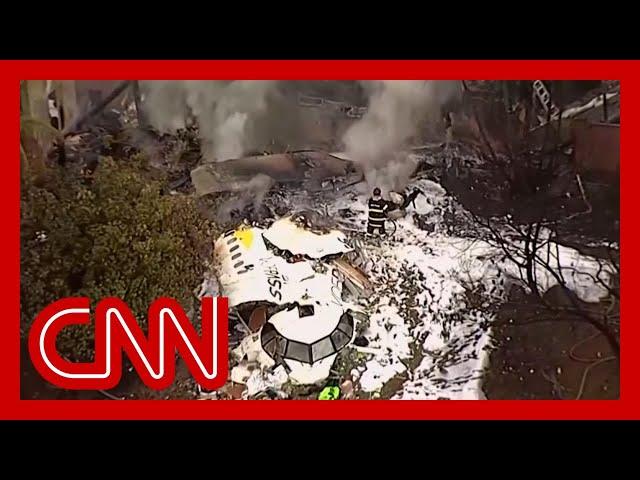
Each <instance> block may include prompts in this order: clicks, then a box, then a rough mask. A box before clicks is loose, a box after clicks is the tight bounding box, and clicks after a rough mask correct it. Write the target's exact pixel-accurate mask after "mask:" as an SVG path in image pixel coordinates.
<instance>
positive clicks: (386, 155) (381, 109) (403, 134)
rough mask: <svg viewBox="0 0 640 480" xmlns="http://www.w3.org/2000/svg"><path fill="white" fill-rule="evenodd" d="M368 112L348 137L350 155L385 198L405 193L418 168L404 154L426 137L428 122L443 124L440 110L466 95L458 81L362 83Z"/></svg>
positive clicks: (345, 143)
mask: <svg viewBox="0 0 640 480" xmlns="http://www.w3.org/2000/svg"><path fill="white" fill-rule="evenodd" d="M362 84H363V86H364V88H365V89H366V90H367V91H368V92H369V105H368V107H369V108H368V110H367V112H366V113H365V115H364V116H363V117H362V119H361V120H360V121H358V122H356V123H355V124H353V125H352V126H351V127H350V128H349V129H348V130H347V131H346V132H345V134H344V137H343V139H342V140H343V142H344V145H345V147H346V152H347V155H349V156H350V157H351V158H353V159H354V160H356V161H358V162H359V163H360V164H362V166H363V170H364V171H365V177H366V179H367V183H368V184H369V186H370V187H374V186H378V187H380V188H381V189H383V191H384V193H385V195H386V193H387V192H388V191H389V190H399V189H402V188H404V186H405V185H406V183H407V181H408V180H409V177H410V176H411V174H412V173H413V171H414V170H415V167H416V163H415V162H413V161H411V160H410V159H409V157H408V156H406V155H401V154H400V153H399V152H400V151H402V150H403V149H404V148H405V147H407V145H408V143H409V141H410V140H411V139H412V138H414V137H419V136H420V133H421V132H420V129H421V128H425V127H426V124H427V122H428V121H439V120H440V118H439V115H440V108H441V106H442V105H443V104H445V103H446V102H447V101H449V100H450V99H451V98H452V97H453V96H456V95H459V94H461V91H460V88H459V86H458V83H457V82H453V81H435V80H429V81H425V80H375V81H366V82H362Z"/></svg>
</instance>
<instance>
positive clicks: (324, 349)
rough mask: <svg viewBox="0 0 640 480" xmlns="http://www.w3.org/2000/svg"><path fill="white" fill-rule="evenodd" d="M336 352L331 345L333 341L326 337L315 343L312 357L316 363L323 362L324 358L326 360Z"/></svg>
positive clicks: (312, 347) (312, 348)
mask: <svg viewBox="0 0 640 480" xmlns="http://www.w3.org/2000/svg"><path fill="white" fill-rule="evenodd" d="M335 352H336V351H335V349H334V348H333V344H332V343H331V339H330V338H329V337H325V338H323V339H322V340H320V341H318V342H315V343H314V344H313V345H312V346H311V356H312V360H313V361H314V362H317V361H318V360H322V359H323V358H326V357H328V356H329V355H332V354H334V353H335Z"/></svg>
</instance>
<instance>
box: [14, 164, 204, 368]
mask: <svg viewBox="0 0 640 480" xmlns="http://www.w3.org/2000/svg"><path fill="white" fill-rule="evenodd" d="M151 177H152V175H151V174H150V170H148V169H147V168H146V166H145V162H144V161H143V160H142V159H133V160H126V161H118V162H115V161H114V160H112V159H110V158H106V159H102V160H101V162H100V166H99V167H98V168H97V169H96V171H95V172H94V173H93V174H91V175H89V174H87V173H86V172H83V171H80V170H79V169H78V168H77V167H75V166H68V167H64V168H63V167H54V168H51V169H48V171H47V173H46V177H44V178H40V179H38V180H37V181H30V182H25V183H23V191H22V196H21V232H20V235H21V260H20V261H21V284H20V296H21V326H22V332H23V334H26V332H27V331H28V327H29V325H30V324H31V322H32V321H33V319H34V318H35V317H36V315H37V314H38V313H39V312H40V310H41V309H42V308H43V307H45V306H46V305H47V304H49V303H51V302H52V301H55V300H58V299H60V298H63V297H68V296H85V297H89V298H91V300H92V302H93V304H94V305H95V302H96V301H98V300H100V299H101V298H104V297H107V296H115V297H119V298H121V299H123V300H124V301H125V302H126V303H127V304H128V305H129V306H130V308H131V309H132V311H133V312H134V313H135V315H136V316H137V318H138V321H139V322H140V323H141V325H143V327H146V321H147V318H146V316H147V310H148V307H149V305H150V303H151V302H152V301H153V300H154V299H156V298H157V297H159V296H168V297H172V298H175V299H177V300H178V301H180V302H181V304H182V305H183V307H184V308H185V309H186V310H187V311H188V309H189V308H190V307H191V306H193V300H194V295H193V291H194V289H195V288H196V287H197V286H198V285H199V284H200V283H201V281H202V276H203V273H204V270H205V269H206V266H207V265H206V264H207V261H208V258H209V256H210V254H211V248H212V243H213V231H212V225H210V224H209V223H208V222H207V221H206V220H204V219H202V218H201V217H200V216H199V214H198V213H197V211H196V209H195V206H194V204H193V201H192V199H191V198H190V197H187V196H184V195H168V194H163V193H162V187H163V185H164V180H163V179H153V178H151ZM58 348H59V349H60V352H61V353H62V354H63V355H66V356H67V357H68V358H70V359H72V360H76V361H88V360H91V359H92V357H93V332H92V329H91V328H87V327H80V326H78V327H69V328H65V329H64V330H63V331H62V332H61V334H60V336H59V338H58Z"/></svg>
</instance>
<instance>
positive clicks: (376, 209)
mask: <svg viewBox="0 0 640 480" xmlns="http://www.w3.org/2000/svg"><path fill="white" fill-rule="evenodd" d="M388 208H389V206H388V205H387V202H385V201H384V200H383V199H382V197H378V198H370V199H369V222H368V223H367V233H374V231H375V230H378V231H379V232H380V233H381V234H382V235H384V234H385V231H384V222H385V220H386V219H387V210H388Z"/></svg>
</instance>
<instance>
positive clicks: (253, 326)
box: [214, 214, 372, 384]
mask: <svg viewBox="0 0 640 480" xmlns="http://www.w3.org/2000/svg"><path fill="white" fill-rule="evenodd" d="M307 225H308V223H307V218H306V216H305V214H297V215H294V216H290V217H286V218H282V219H280V220H277V221H276V222H274V223H273V224H272V225H271V226H270V227H269V228H267V229H263V228H258V227H250V226H248V225H241V226H240V227H238V228H236V229H235V230H231V231H228V232H226V233H225V234H223V235H222V236H220V238H218V240H217V241H216V242H215V246H214V256H215V266H214V271H215V274H216V278H217V280H218V285H219V289H220V293H221V294H222V295H224V296H226V297H228V299H229V309H230V320H231V321H232V322H233V321H234V320H235V321H238V322H240V323H241V324H242V325H243V326H244V327H245V330H246V331H248V335H247V336H246V337H245V338H244V339H243V340H242V341H241V343H240V345H239V346H238V347H237V348H236V349H235V350H233V352H232V353H233V354H234V355H235V357H236V358H237V359H238V360H239V362H240V363H239V365H238V366H236V367H234V368H233V369H232V371H231V380H232V381H234V382H236V383H246V382H247V380H248V377H249V376H250V374H251V369H250V368H249V367H250V366H253V367H254V368H255V367H256V365H259V366H260V368H261V369H271V368H278V367H279V366H282V368H283V369H284V372H285V373H286V376H287V377H288V378H289V379H291V380H292V381H294V382H295V383H298V384H313V383H317V382H320V381H322V380H324V379H326V378H327V377H328V376H329V374H330V369H331V366H332V365H333V363H334V361H335V359H336V356H337V355H338V353H339V352H340V351H342V350H343V349H344V348H345V347H347V346H348V345H350V344H351V343H352V341H353V339H354V337H355V332H356V322H357V321H358V318H362V317H361V316H362V315H363V313H362V311H361V310H360V309H359V308H358V307H357V306H356V305H355V303H353V302H352V300H354V297H358V296H364V295H368V294H369V293H370V292H371V288H372V285H371V284H370V283H369V281H368V280H367V278H366V276H365V275H364V274H363V273H362V272H361V271H360V270H359V269H358V268H357V267H354V266H352V263H357V261H358V259H357V257H358V256H359V255H358V253H357V252H356V251H355V250H354V248H353V247H352V246H350V245H349V243H348V241H347V239H346V237H345V235H344V234H343V233H342V232H340V231H338V230H325V231H319V230H315V231H314V230H312V229H309V228H308V226H307ZM349 294H351V296H350V295H349Z"/></svg>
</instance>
